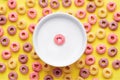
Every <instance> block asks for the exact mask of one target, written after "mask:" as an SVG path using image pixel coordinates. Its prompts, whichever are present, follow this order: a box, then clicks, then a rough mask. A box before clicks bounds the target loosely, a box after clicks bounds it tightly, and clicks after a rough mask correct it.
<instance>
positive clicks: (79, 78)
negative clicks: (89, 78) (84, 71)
mask: <svg viewBox="0 0 120 80" xmlns="http://www.w3.org/2000/svg"><path fill="white" fill-rule="evenodd" d="M75 80H84V78H82V77H80V76H78V77H77V78H76V79H75Z"/></svg>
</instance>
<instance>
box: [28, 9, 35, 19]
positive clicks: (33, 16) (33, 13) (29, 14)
mask: <svg viewBox="0 0 120 80" xmlns="http://www.w3.org/2000/svg"><path fill="white" fill-rule="evenodd" d="M27 15H28V17H29V18H31V19H33V18H35V17H36V16H37V11H36V10H35V9H33V8H31V9H29V10H28V12H27Z"/></svg>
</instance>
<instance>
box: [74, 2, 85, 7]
mask: <svg viewBox="0 0 120 80" xmlns="http://www.w3.org/2000/svg"><path fill="white" fill-rule="evenodd" d="M74 3H75V5H76V6H77V7H80V6H83V5H84V3H85V1H84V0H74Z"/></svg>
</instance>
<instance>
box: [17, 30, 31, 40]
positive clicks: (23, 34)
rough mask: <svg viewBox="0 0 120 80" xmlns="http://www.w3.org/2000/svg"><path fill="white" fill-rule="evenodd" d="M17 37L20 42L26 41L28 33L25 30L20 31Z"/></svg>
mask: <svg viewBox="0 0 120 80" xmlns="http://www.w3.org/2000/svg"><path fill="white" fill-rule="evenodd" d="M19 37H20V39H22V40H26V39H27V38H28V37H29V35H28V32H27V31H26V30H22V31H21V32H20V33H19Z"/></svg>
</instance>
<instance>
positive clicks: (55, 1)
mask: <svg viewBox="0 0 120 80" xmlns="http://www.w3.org/2000/svg"><path fill="white" fill-rule="evenodd" d="M59 6H60V3H59V1H58V0H51V1H50V7H51V8H53V9H57V8H59Z"/></svg>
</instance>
